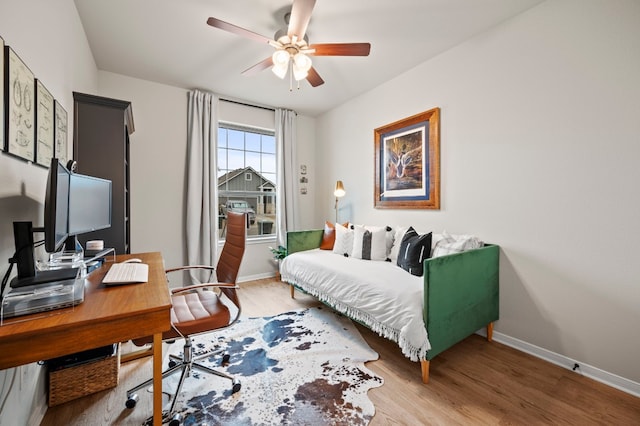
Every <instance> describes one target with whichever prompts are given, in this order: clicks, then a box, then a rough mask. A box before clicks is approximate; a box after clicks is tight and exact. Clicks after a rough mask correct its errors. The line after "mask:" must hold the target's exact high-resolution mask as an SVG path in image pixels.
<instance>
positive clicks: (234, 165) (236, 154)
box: [227, 149, 244, 170]
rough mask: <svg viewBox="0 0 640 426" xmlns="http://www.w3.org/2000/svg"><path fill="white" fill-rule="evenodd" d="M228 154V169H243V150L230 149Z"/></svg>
mask: <svg viewBox="0 0 640 426" xmlns="http://www.w3.org/2000/svg"><path fill="white" fill-rule="evenodd" d="M228 155H229V157H228V160H227V161H228V165H229V167H228V168H229V170H236V169H244V151H237V150H235V149H230V150H229V151H228Z"/></svg>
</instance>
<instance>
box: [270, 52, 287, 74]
mask: <svg viewBox="0 0 640 426" xmlns="http://www.w3.org/2000/svg"><path fill="white" fill-rule="evenodd" d="M271 59H272V60H273V68H271V71H273V73H274V74H275V75H277V76H278V77H280V78H284V76H285V75H287V69H288V68H289V53H287V52H286V51H284V50H276V51H275V52H273V55H272V56H271Z"/></svg>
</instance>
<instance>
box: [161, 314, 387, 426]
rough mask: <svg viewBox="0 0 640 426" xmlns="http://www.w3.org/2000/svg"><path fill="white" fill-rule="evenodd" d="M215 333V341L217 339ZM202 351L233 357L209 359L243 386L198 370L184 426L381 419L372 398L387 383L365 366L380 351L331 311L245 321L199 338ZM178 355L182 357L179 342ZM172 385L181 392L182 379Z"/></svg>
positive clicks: (184, 400) (181, 404)
mask: <svg viewBox="0 0 640 426" xmlns="http://www.w3.org/2000/svg"><path fill="white" fill-rule="evenodd" d="M213 336H215V337H213ZM193 342H194V347H195V348H197V349H196V352H201V351H202V350H206V349H210V348H212V347H214V346H220V347H222V348H225V350H226V352H227V353H229V354H230V355H231V359H230V361H229V364H228V365H226V366H225V367H221V366H220V362H221V357H220V356H216V357H213V358H210V359H208V360H203V361H202V362H203V363H204V364H205V365H209V366H211V367H212V368H216V369H220V370H221V371H226V372H227V373H228V374H231V375H233V376H235V377H236V378H238V379H240V381H241V382H242V389H241V390H240V391H239V392H237V393H235V394H233V395H232V394H231V382H230V381H229V380H227V379H223V378H219V377H215V376H211V375H209V374H206V373H202V372H200V371H197V370H195V371H193V372H192V376H191V377H189V378H187V380H186V382H185V384H184V388H183V392H182V393H181V395H179V396H178V402H177V406H176V411H177V412H180V413H182V415H183V425H243V426H244V425H281V424H285V425H286V424H289V425H330V424H333V425H366V424H368V423H369V421H370V420H371V418H372V417H373V415H374V414H375V408H374V406H373V403H372V402H371V401H370V400H369V398H368V397H367V391H368V390H369V389H372V388H375V387H378V386H382V383H383V379H382V378H381V377H379V376H376V375H375V374H374V373H373V372H371V371H370V370H368V369H367V368H365V367H364V362H366V361H371V360H375V359H377V358H378V354H377V353H376V352H375V351H373V350H372V349H371V348H370V347H369V345H367V343H366V342H365V341H364V339H363V338H362V336H361V335H360V333H359V332H358V330H357V329H356V328H355V326H354V325H353V323H352V322H351V320H350V319H348V318H346V317H343V316H339V315H338V314H336V313H334V312H333V311H331V310H329V309H328V308H325V307H317V308H310V309H305V310H297V311H292V312H285V313H283V314H279V315H275V316H272V317H264V318H248V319H241V320H240V321H238V322H237V323H236V324H234V325H233V326H232V327H230V328H227V329H226V330H223V331H221V332H217V333H215V334H208V335H201V336H197V337H195V338H193ZM172 346H173V348H171V353H175V354H180V353H181V351H182V349H181V347H180V346H181V345H180V344H179V342H176V344H174V345H172ZM167 380H169V381H168V382H166V385H168V388H165V389H169V390H171V391H172V390H173V389H175V385H176V383H177V376H174V378H173V379H167Z"/></svg>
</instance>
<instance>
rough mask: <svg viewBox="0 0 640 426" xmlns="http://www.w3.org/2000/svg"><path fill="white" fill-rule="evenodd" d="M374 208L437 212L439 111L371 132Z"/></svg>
mask: <svg viewBox="0 0 640 426" xmlns="http://www.w3.org/2000/svg"><path fill="white" fill-rule="evenodd" d="M374 144H375V147H374V156H375V160H374V161H375V163H374V207H375V208H378V209H432V210H439V209H440V108H433V109H430V110H428V111H425V112H422V113H420V114H416V115H413V116H411V117H408V118H405V119H402V120H399V121H396V122H394V123H391V124H387V125H386V126H382V127H378V128H377V129H375V130H374Z"/></svg>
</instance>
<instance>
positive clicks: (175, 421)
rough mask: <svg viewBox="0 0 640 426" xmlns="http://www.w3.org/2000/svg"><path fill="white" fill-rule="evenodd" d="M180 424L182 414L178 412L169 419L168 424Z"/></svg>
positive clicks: (177, 425) (178, 425)
mask: <svg viewBox="0 0 640 426" xmlns="http://www.w3.org/2000/svg"><path fill="white" fill-rule="evenodd" d="M180 424H182V416H181V415H180V414H175V415H174V416H173V417H172V418H171V420H170V421H169V426H180Z"/></svg>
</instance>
